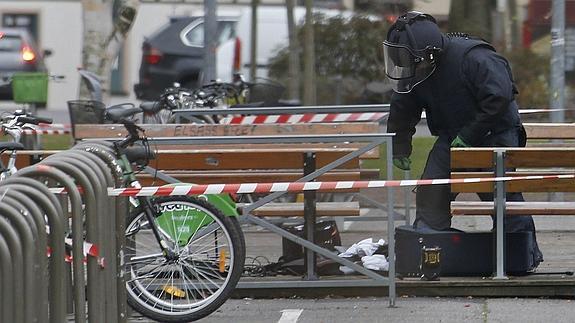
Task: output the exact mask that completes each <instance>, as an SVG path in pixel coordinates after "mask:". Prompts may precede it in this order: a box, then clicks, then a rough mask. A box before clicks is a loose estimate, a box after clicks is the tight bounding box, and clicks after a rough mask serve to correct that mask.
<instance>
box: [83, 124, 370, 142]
mask: <svg viewBox="0 0 575 323" xmlns="http://www.w3.org/2000/svg"><path fill="white" fill-rule="evenodd" d="M140 126H141V127H142V128H144V129H145V130H146V135H147V136H148V137H199V136H256V135H289V134H309V135H313V134H349V133H378V132H380V130H379V124H378V123H376V122H342V123H302V124H255V125H223V124H161V125H152V124H145V125H140ZM125 135H126V130H125V128H124V126H122V125H116V124H77V125H75V126H74V136H75V138H76V139H84V138H113V137H117V138H120V137H124V136H125Z"/></svg>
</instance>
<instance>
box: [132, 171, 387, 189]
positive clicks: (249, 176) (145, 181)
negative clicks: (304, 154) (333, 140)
mask: <svg viewBox="0 0 575 323" xmlns="http://www.w3.org/2000/svg"><path fill="white" fill-rule="evenodd" d="M163 173H164V174H166V175H168V176H171V177H174V178H176V179H178V180H179V181H181V182H183V183H196V184H215V183H270V182H293V181H296V180H298V179H299V178H301V177H302V176H303V174H302V171H301V170H300V169H297V170H296V169H294V170H292V171H289V170H287V169H286V170H284V169H282V170H257V171H256V170H254V171H248V170H235V171H233V170H225V171H218V170H214V171H186V170H181V171H169V172H163ZM137 177H138V180H139V181H140V183H141V184H142V185H143V186H149V185H161V184H162V183H163V182H162V181H161V180H160V179H159V178H156V179H155V181H154V178H153V175H150V174H147V173H139V174H138V175H137ZM367 179H370V180H374V179H379V170H378V169H350V170H343V169H336V170H333V171H330V172H328V173H326V174H324V175H321V176H319V177H318V178H317V181H356V180H367Z"/></svg>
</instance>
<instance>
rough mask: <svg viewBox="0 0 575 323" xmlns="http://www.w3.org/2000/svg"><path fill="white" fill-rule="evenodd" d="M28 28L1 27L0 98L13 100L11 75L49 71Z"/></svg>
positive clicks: (44, 53)
mask: <svg viewBox="0 0 575 323" xmlns="http://www.w3.org/2000/svg"><path fill="white" fill-rule="evenodd" d="M50 54H51V52H50V51H49V50H45V51H40V50H39V48H38V47H37V46H36V42H35V41H34V39H33V38H32V36H31V35H30V32H29V31H28V30H26V29H20V28H0V100H12V86H11V77H12V75H13V74H14V73H17V72H47V69H46V65H45V64H44V57H45V56H48V55H50Z"/></svg>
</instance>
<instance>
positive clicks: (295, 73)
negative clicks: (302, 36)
mask: <svg viewBox="0 0 575 323" xmlns="http://www.w3.org/2000/svg"><path fill="white" fill-rule="evenodd" d="M294 7H295V0H286V8H287V23H288V38H289V61H288V76H289V82H288V93H289V98H290V99H291V100H299V86H300V84H299V82H300V70H301V66H300V61H299V55H300V48H299V40H298V38H297V31H296V24H295V19H294V15H293V9H294Z"/></svg>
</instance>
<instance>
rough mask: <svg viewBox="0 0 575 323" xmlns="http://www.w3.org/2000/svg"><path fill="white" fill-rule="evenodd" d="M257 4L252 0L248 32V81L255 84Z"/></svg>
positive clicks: (256, 65)
mask: <svg viewBox="0 0 575 323" xmlns="http://www.w3.org/2000/svg"><path fill="white" fill-rule="evenodd" d="M258 4H259V0H252V21H251V31H250V35H251V36H250V81H252V82H255V79H256V70H257V67H258V54H257V52H258Z"/></svg>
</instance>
